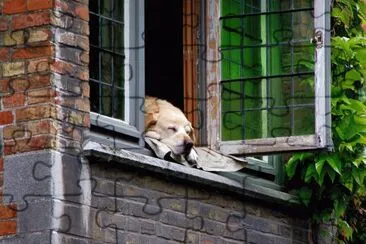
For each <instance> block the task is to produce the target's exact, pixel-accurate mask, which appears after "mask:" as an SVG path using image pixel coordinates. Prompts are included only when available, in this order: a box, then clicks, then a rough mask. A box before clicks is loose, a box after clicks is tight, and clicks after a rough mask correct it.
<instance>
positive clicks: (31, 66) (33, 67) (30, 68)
mask: <svg viewBox="0 0 366 244" xmlns="http://www.w3.org/2000/svg"><path fill="white" fill-rule="evenodd" d="M49 63H50V60H49V59H47V58H43V59H36V60H30V61H28V64H27V72H28V73H35V72H39V73H42V72H46V71H49V68H50V64H49Z"/></svg>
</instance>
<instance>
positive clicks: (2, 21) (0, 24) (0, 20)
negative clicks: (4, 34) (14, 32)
mask: <svg viewBox="0 0 366 244" xmlns="http://www.w3.org/2000/svg"><path fill="white" fill-rule="evenodd" d="M8 28H9V22H8V19H7V18H6V17H0V31H6V30H8Z"/></svg>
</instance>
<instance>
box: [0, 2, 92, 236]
mask: <svg viewBox="0 0 366 244" xmlns="http://www.w3.org/2000/svg"><path fill="white" fill-rule="evenodd" d="M0 10H1V13H2V15H1V16H0V196H1V195H2V198H1V203H0V240H1V238H2V237H1V236H4V235H7V237H3V238H11V237H9V236H8V235H14V234H16V233H21V234H22V235H23V234H25V235H27V234H26V233H27V232H28V231H31V230H30V229H32V228H33V227H31V225H29V230H28V229H27V228H28V227H27V225H26V224H23V223H21V222H20V221H22V220H21V218H22V217H20V216H19V215H20V213H21V212H24V211H26V210H27V209H31V207H29V206H30V205H29V202H31V200H28V199H24V195H27V196H28V194H29V195H33V197H34V198H37V196H38V195H39V196H41V195H42V194H43V192H37V189H36V184H38V183H39V182H38V183H37V181H35V179H34V178H35V176H34V174H35V173H34V170H35V169H36V166H37V164H36V163H40V162H41V163H44V164H47V165H50V166H49V167H50V168H51V167H53V165H55V160H56V158H60V160H59V161H60V162H61V163H62V164H63V160H65V159H64V156H65V157H66V156H67V155H69V156H68V157H74V159H72V160H71V161H73V160H74V161H75V162H77V161H78V155H79V153H80V151H81V146H82V143H83V138H84V134H85V132H86V131H87V130H88V129H89V126H90V119H89V112H90V106H89V83H88V79H89V71H88V63H89V41H88V35H89V24H88V21H89V10H88V0H0ZM56 154H57V155H58V156H57V157H56V156H54V155H56ZM41 155H43V156H41ZM45 155H48V156H45ZM70 155H71V156H70ZM42 157H43V158H47V160H45V159H44V162H43V161H40V160H39V159H38V158H42ZM69 161H70V159H69ZM20 164H24V165H20ZM26 164H29V165H31V164H32V166H31V167H29V168H27V170H25V168H26V167H25V165H26ZM37 167H38V166H37ZM37 169H38V168H37ZM32 170H33V171H32ZM50 170H51V169H50ZM30 171H31V172H33V173H32V174H31V173H30ZM59 173H60V174H61V175H62V174H63V173H64V172H59ZM27 177H29V179H27ZM17 180H18V184H24V185H23V186H21V185H19V186H18V185H17V184H15V185H16V186H15V187H13V188H12V184H14V183H17ZM33 184H34V188H32V187H33ZM22 187H23V188H22ZM27 187H29V188H27ZM47 187H48V188H47V191H48V192H46V193H45V194H44V195H43V196H42V199H41V197H40V198H37V200H42V201H44V202H46V200H47V201H48V200H49V199H51V197H52V195H53V194H54V189H52V186H49V185H47ZM25 188H27V189H29V192H26V191H25V190H24V191H23V189H25ZM17 189H18V190H19V191H18V192H17ZM17 194H18V195H17ZM32 201H33V200H32ZM34 202H36V201H35V200H34ZM24 204H25V205H24ZM21 205H24V206H26V207H25V208H22V207H21ZM47 206H48V205H47ZM50 206H51V205H50ZM48 210H50V211H51V207H50V209H48ZM32 211H33V210H32ZM39 211H41V210H39ZM46 212H47V209H46V210H45V213H46ZM45 213H44V214H45ZM17 214H18V216H17ZM34 214H36V213H35V212H34ZM39 214H42V213H41V212H40V213H39ZM30 215H31V213H29V214H28V216H30ZM22 216H26V215H24V214H23V215H22ZM24 218H25V217H24ZM15 220H17V223H16V221H15ZM43 229H46V228H40V229H39V230H38V229H37V230H33V229H32V231H42V230H43ZM49 229H51V224H49ZM23 236H24V235H23ZM15 238H17V237H16V236H15Z"/></svg>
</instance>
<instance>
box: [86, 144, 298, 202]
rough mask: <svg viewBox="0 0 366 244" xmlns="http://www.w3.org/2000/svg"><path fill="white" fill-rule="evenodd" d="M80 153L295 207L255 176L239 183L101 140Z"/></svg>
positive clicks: (287, 197)
mask: <svg viewBox="0 0 366 244" xmlns="http://www.w3.org/2000/svg"><path fill="white" fill-rule="evenodd" d="M83 155H84V156H85V157H87V158H92V157H94V158H100V159H103V160H106V162H111V161H113V162H117V163H121V164H124V165H128V166H132V167H135V168H140V169H144V170H148V171H152V172H156V173H161V174H164V175H168V176H171V177H174V178H178V179H181V180H186V181H188V182H190V183H199V184H203V185H205V186H208V187H211V188H214V189H219V190H225V191H229V192H231V193H235V194H239V195H241V196H245V197H250V198H253V199H259V200H264V201H266V202H268V203H276V204H280V205H282V206H283V205H285V206H294V207H299V206H300V203H299V201H298V199H297V197H296V196H293V195H290V194H288V193H285V192H282V191H279V190H276V189H272V188H267V187H264V186H260V185H256V184H255V182H256V181H255V178H254V177H250V176H247V177H246V179H245V180H243V182H244V183H243V184H241V183H239V182H237V181H235V180H232V179H228V178H226V177H224V176H221V175H218V174H214V173H211V172H206V171H203V170H200V169H195V168H189V167H186V166H183V165H180V164H177V163H174V162H169V161H165V160H161V159H158V158H154V157H150V156H146V155H143V154H139V153H135V152H130V151H127V150H124V149H115V148H113V149H112V148H109V147H107V146H104V145H102V144H99V143H96V142H92V141H89V142H87V143H86V144H85V146H84V148H83Z"/></svg>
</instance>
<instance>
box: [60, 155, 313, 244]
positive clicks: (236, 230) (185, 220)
mask: <svg viewBox="0 0 366 244" xmlns="http://www.w3.org/2000/svg"><path fill="white" fill-rule="evenodd" d="M90 162H91V177H92V181H93V188H92V192H91V201H90V205H89V206H85V205H79V206H76V205H74V204H67V207H66V211H65V213H64V214H66V215H68V216H75V213H77V212H81V211H83V209H84V211H86V210H85V209H88V210H87V211H88V212H89V213H90V217H91V219H93V220H94V221H92V222H91V223H90V225H91V226H90V227H89V229H90V230H92V231H91V232H90V233H89V234H88V235H87V236H88V237H91V238H94V240H96V241H102V242H112V243H170V244H172V243H205V244H214V243H220V244H229V243H230V244H240V243H281V244H285V243H296V244H300V243H309V242H311V241H310V238H311V237H310V232H309V222H308V220H307V218H306V216H304V215H302V213H301V212H298V210H293V209H292V210H291V209H290V208H287V209H286V208H285V207H283V206H282V207H281V206H280V205H275V204H269V205H266V204H265V203H264V202H263V201H261V202H259V201H255V200H254V201H253V200H250V199H247V198H244V197H240V196H237V195H236V196H235V195H231V194H229V193H227V192H223V191H215V190H214V189H210V188H209V187H207V186H202V185H192V184H188V183H187V181H183V182H182V181H178V180H177V179H174V177H171V178H170V177H166V176H164V175H160V174H155V173H151V172H147V171H143V170H138V169H136V168H131V167H127V166H124V165H122V164H120V163H119V164H118V163H115V164H114V163H112V162H105V161H104V162H103V161H97V159H95V160H91V161H90ZM76 209H78V210H76ZM75 221H76V220H75V219H74V218H72V220H71V222H75ZM75 236H78V237H80V236H81V234H80V230H79V228H78V226H77V225H75V226H72V227H71V228H70V229H68V232H67V233H63V238H64V239H65V240H69V241H76V240H77V239H76V238H75ZM79 239H80V238H79Z"/></svg>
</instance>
